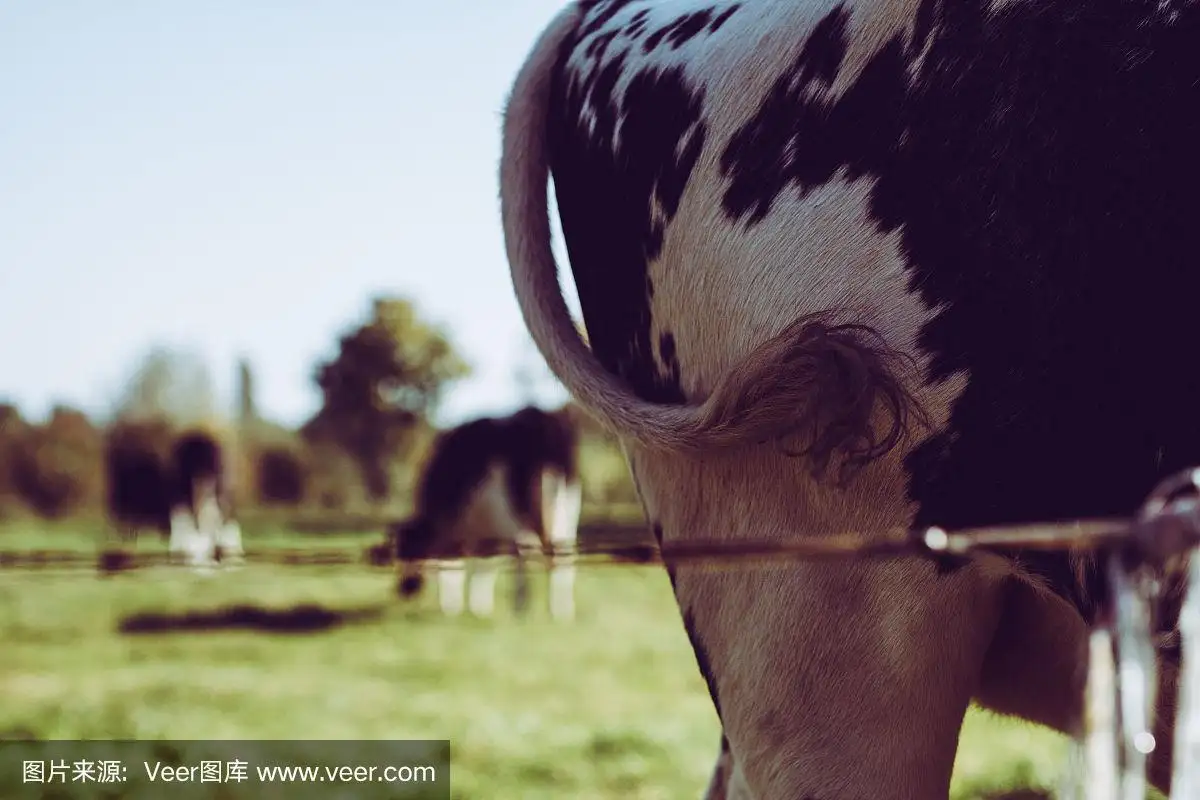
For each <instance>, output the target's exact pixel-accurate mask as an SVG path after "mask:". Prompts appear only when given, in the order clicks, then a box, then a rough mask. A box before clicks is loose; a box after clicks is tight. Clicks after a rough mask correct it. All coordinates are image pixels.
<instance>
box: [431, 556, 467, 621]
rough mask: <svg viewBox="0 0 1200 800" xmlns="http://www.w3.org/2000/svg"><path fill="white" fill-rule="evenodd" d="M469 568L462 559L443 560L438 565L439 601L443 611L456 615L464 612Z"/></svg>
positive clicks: (451, 615) (448, 614)
mask: <svg viewBox="0 0 1200 800" xmlns="http://www.w3.org/2000/svg"><path fill="white" fill-rule="evenodd" d="M466 582H467V570H466V565H465V564H464V562H463V561H462V559H452V560H447V561H443V562H441V563H440V564H439V565H438V603H439V604H440V605H441V607H442V613H443V614H445V615H446V616H450V617H455V616H458V615H459V614H461V613H462V612H463V599H464V592H465V590H466Z"/></svg>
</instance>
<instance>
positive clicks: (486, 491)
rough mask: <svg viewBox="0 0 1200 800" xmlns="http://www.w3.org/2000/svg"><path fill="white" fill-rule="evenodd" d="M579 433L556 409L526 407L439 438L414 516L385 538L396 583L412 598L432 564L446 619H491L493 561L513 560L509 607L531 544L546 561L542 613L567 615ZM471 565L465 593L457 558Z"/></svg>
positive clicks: (522, 582) (520, 598) (523, 586)
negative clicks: (435, 562) (545, 609)
mask: <svg viewBox="0 0 1200 800" xmlns="http://www.w3.org/2000/svg"><path fill="white" fill-rule="evenodd" d="M578 440H579V434H578V429H577V427H576V425H575V423H574V421H573V420H571V419H570V418H569V417H568V415H567V413H566V412H565V411H560V412H557V413H550V412H546V411H542V410H541V409H538V408H533V407H526V408H523V409H521V410H520V411H518V412H516V413H515V414H513V415H511V416H508V417H502V418H490V417H485V418H482V419H477V420H474V421H472V422H468V423H465V424H463V425H460V426H458V427H456V428H453V429H451V430H448V431H446V432H444V433H443V434H442V435H441V436H439V437H438V440H437V441H436V442H435V443H434V447H433V452H432V453H431V455H430V458H429V460H428V462H427V463H426V465H425V468H424V470H423V472H422V475H421V478H420V482H419V485H418V488H417V496H416V510H415V513H414V515H413V516H412V517H411V518H410V519H409V520H407V521H405V522H403V523H400V524H398V525H396V526H395V527H394V528H393V529H392V531H391V533H392V536H393V539H394V546H395V548H396V551H395V552H396V556H397V559H398V562H399V569H400V572H401V577H400V580H399V584H398V586H397V590H398V592H399V594H400V595H401V596H402V597H413V596H415V595H416V594H417V593H418V592H420V590H421V587H422V585H423V574H422V573H423V562H424V561H427V560H431V559H438V558H440V560H441V563H440V567H441V569H440V570H439V573H438V576H439V591H438V594H439V599H440V602H441V608H442V611H443V612H444V613H446V614H459V613H461V612H462V610H463V595H464V591H466V592H467V593H468V594H469V597H468V606H469V610H470V612H471V613H472V614H475V615H477V616H490V615H491V613H492V610H493V608H494V605H495V592H496V568H497V561H498V559H499V558H500V557H503V556H506V555H516V557H517V558H516V564H517V574H516V582H517V586H516V603H515V604H516V606H517V609H518V611H520V610H523V609H524V607H525V604H526V596H527V592H528V577H527V566H526V559H527V557H528V556H529V554H530V552H531V551H532V550H534V549H536V548H537V547H538V546H539V545H540V546H541V548H542V549H543V551H544V552H545V553H546V554H547V555H549V557H550V586H549V606H550V615H551V616H552V617H554V618H555V619H570V618H572V617H573V616H574V614H575V599H574V593H575V565H574V550H575V540H576V536H577V531H578V525H579V512H580V502H581V494H580V486H579V470H578ZM464 557H466V558H474V559H476V561H475V564H474V569H473V571H472V574H471V576H470V582H469V587H468V585H467V583H468V580H467V574H466V569H465V565H464V563H463V558H464Z"/></svg>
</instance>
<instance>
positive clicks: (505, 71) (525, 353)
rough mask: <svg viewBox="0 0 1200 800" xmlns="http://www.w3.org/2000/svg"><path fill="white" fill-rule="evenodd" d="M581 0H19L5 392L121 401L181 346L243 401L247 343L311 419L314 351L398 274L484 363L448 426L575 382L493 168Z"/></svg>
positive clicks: (289, 414)
mask: <svg viewBox="0 0 1200 800" xmlns="http://www.w3.org/2000/svg"><path fill="white" fill-rule="evenodd" d="M564 1H565V0H502V2H496V0H438V2H433V3H426V2H417V0H337V1H336V2H334V1H333V0H290V1H289V2H287V3H284V2H280V1H279V0H276V2H269V0H205V2H203V3H198V2H183V1H182V0H140V1H139V0H106V2H103V3H97V2H91V1H90V0H55V2H46V0H0V398H3V399H7V400H8V401H9V402H16V403H18V404H19V405H20V406H21V408H22V409H23V411H25V413H26V414H27V415H28V416H30V417H33V418H38V417H40V416H43V415H44V414H45V413H47V411H48V410H49V408H50V407H52V406H53V405H54V404H56V403H65V404H70V405H74V406H76V407H80V408H83V409H85V410H87V411H89V412H91V413H98V414H103V413H105V412H107V411H108V410H109V409H110V408H111V406H112V403H113V402H114V400H115V399H116V398H117V396H118V395H119V394H120V391H121V389H122V387H123V385H124V383H125V381H126V379H127V378H128V376H129V375H130V374H131V372H132V370H133V369H134V367H135V366H136V364H137V362H138V360H139V358H140V357H141V356H143V355H144V354H145V353H146V352H147V351H148V350H149V349H150V348H151V347H152V346H155V345H163V346H168V347H172V348H178V349H182V350H186V351H190V352H194V353H196V354H198V355H200V356H201V357H203V358H204V359H205V361H206V362H207V363H208V365H209V367H210V368H211V370H212V372H213V376H214V380H215V384H216V387H217V390H218V399H219V400H220V401H221V402H222V404H223V405H224V406H225V407H226V408H232V402H233V385H234V378H235V374H236V360H237V359H238V357H239V356H243V355H244V356H246V357H248V358H249V359H250V360H251V363H252V364H253V367H254V369H255V378H256V391H257V396H256V401H257V404H258V408H259V410H260V412H262V413H263V414H264V415H265V416H268V417H270V418H272V419H274V420H276V421H279V422H282V423H285V424H298V423H300V422H302V421H303V420H305V419H306V418H307V417H308V416H309V415H310V414H312V413H313V412H314V411H315V410H316V408H317V404H318V402H319V396H318V394H317V392H316V389H315V386H314V384H313V382H312V374H313V369H314V365H315V364H316V363H317V362H318V361H319V360H321V359H325V358H328V357H330V356H332V355H333V353H334V352H335V347H336V342H337V337H338V336H339V334H341V333H343V332H345V331H347V330H349V329H350V328H352V327H353V326H354V325H356V324H358V323H360V322H362V321H364V320H365V319H366V315H367V314H368V312H369V298H370V297H371V296H372V294H374V293H388V294H396V295H402V296H406V297H409V298H411V299H412V300H413V301H414V302H415V303H416V304H417V307H418V309H419V310H420V312H421V313H422V315H423V316H424V317H425V318H427V319H429V320H430V321H432V322H435V323H437V324H440V325H443V326H445V328H446V329H447V331H448V332H449V334H450V336H451V338H452V340H453V342H454V344H455V345H456V347H457V348H458V349H459V351H460V352H461V353H462V354H463V355H464V356H465V358H466V359H467V361H468V362H469V363H470V364H471V366H472V367H473V369H474V373H473V376H472V377H471V378H470V379H468V380H464V381H462V382H460V383H459V384H457V385H456V386H455V387H454V388H453V389H452V390H451V392H450V393H449V395H448V397H447V399H446V402H445V405H444V407H443V409H442V413H441V414H440V418H439V422H441V423H442V424H453V423H455V422H457V421H461V420H463V419H466V418H468V417H471V416H475V415H479V414H499V413H506V412H508V411H510V410H512V409H514V408H515V407H516V406H517V405H519V404H520V403H522V402H524V401H525V400H527V399H529V398H528V397H527V396H525V395H523V394H522V393H521V391H520V389H519V388H518V385H517V383H516V382H515V381H514V378H513V375H514V371H515V370H517V369H518V368H519V367H521V366H522V365H525V366H526V367H529V366H532V367H534V368H535V369H537V370H539V371H540V374H541V375H542V376H543V381H542V382H541V383H540V391H539V392H538V394H537V395H536V399H537V400H538V401H539V402H543V403H551V402H560V401H561V400H562V399H564V398H565V394H564V393H563V392H562V389H561V387H559V386H558V385H557V384H556V383H555V382H554V380H553V378H552V377H550V376H549V374H548V372H547V371H546V370H545V367H544V364H543V363H542V362H541V360H540V357H538V356H537V355H536V351H535V350H533V345H532V342H531V341H530V339H529V337H528V334H527V333H526V331H525V327H524V324H523V322H522V320H521V316H520V312H519V310H518V308H517V304H516V300H515V297H514V295H513V290H512V284H511V282H510V279H509V274H508V265H507V261H506V258H505V254H504V242H503V235H502V232H501V228H500V223H499V201H498V191H499V189H498V183H497V171H498V162H499V147H500V121H501V116H500V115H501V111H502V109H503V104H504V100H505V98H506V96H507V93H508V91H509V89H510V88H511V83H512V80H513V79H514V77H515V75H516V72H517V70H518V69H519V67H520V65H521V63H522V61H523V59H524V58H525V56H526V55H527V53H528V51H529V49H530V48H531V47H532V45H533V43H534V41H535V39H536V38H537V36H538V35H539V34H540V33H541V30H542V29H543V27H544V26H545V25H546V24H547V23H548V22H549V21H550V20H551V18H552V17H553V16H554V14H555V13H556V12H557V11H558V10H559V8H561V6H562V5H563V3H564ZM555 225H556V228H555V231H556V240H555V251H556V252H557V253H558V254H559V259H560V263H563V264H564V265H565V257H564V255H563V250H562V248H561V246H560V244H561V237H559V236H558V235H557V220H556V218H555ZM564 274H566V273H565V267H564ZM563 284H564V288H565V289H566V292H567V297H568V301H569V303H570V304H571V307H572V309H577V308H578V304H577V302H576V299H575V296H574V285H573V283H572V281H571V280H570V279H569V277H567V278H565V279H564V280H563ZM576 313H577V311H576Z"/></svg>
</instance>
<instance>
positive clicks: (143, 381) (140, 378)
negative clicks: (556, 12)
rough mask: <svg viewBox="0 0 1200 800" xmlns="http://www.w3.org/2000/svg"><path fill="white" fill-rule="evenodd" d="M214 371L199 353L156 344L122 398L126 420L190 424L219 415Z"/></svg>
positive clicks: (120, 413)
mask: <svg viewBox="0 0 1200 800" xmlns="http://www.w3.org/2000/svg"><path fill="white" fill-rule="evenodd" d="M214 395H215V392H214V390H213V381H212V374H211V373H210V372H209V369H208V365H207V364H206V363H205V362H204V360H203V359H202V358H201V357H200V356H198V355H196V354H195V353H188V352H184V351H179V350H173V349H171V348H167V347H155V348H153V349H151V350H150V351H149V352H147V353H146V355H145V356H143V358H142V360H141V363H140V364H139V365H138V367H137V369H136V370H135V371H134V373H133V375H132V376H131V377H130V378H129V381H128V383H127V388H126V389H125V392H124V394H123V395H122V396H121V397H120V398H119V400H118V401H117V404H116V408H115V414H114V416H115V417H116V418H117V419H122V420H147V419H156V418H160V419H166V420H169V421H170V422H171V423H172V424H173V425H175V426H177V427H186V426H189V425H194V424H197V423H199V422H202V421H205V420H210V419H213V418H214V417H215V416H216V402H215V399H214Z"/></svg>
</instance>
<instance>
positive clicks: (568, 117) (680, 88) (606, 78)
mask: <svg viewBox="0 0 1200 800" xmlns="http://www.w3.org/2000/svg"><path fill="white" fill-rule="evenodd" d="M608 9H609V10H611V6H610V7H608ZM605 13H607V11H606V12H605ZM599 16H603V14H601V15H599ZM643 19H644V18H643ZM596 30H599V28H598V27H596V26H594V25H592V24H591V23H589V24H587V25H585V26H584V27H583V29H582V30H581V32H580V34H579V38H578V39H577V40H573V41H568V42H567V43H566V45H565V46H564V49H563V51H562V56H561V61H560V64H559V68H558V69H557V70H556V71H555V81H554V86H553V89H552V91H553V96H554V100H553V102H552V103H551V120H550V123H549V148H550V159H551V167H552V172H553V176H554V183H555V195H556V197H557V199H558V207H559V216H560V219H561V221H562V226H563V232H564V237H565V240H566V245H567V251H568V254H569V256H570V260H571V267H572V273H573V275H574V278H575V284H576V286H577V287H578V290H579V296H580V298H584V299H582V310H583V318H584V322H585V324H586V326H587V331H588V337H589V343H590V345H591V347H592V350H593V352H595V353H596V356H597V358H599V359H600V362H601V363H602V364H604V366H605V367H606V368H607V369H609V370H610V371H612V372H613V373H614V374H616V375H619V376H620V377H622V378H624V379H625V380H627V381H628V382H629V383H630V385H631V387H632V388H633V389H634V391H636V392H637V393H638V394H639V395H640V396H642V397H645V398H647V399H649V400H654V401H656V402H660V403H672V404H679V403H683V402H684V400H685V398H684V395H683V390H682V388H681V387H680V385H679V381H678V375H677V374H674V375H673V374H671V373H670V371H669V370H667V371H663V370H660V369H659V368H658V366H657V365H656V363H655V360H654V353H653V344H654V343H653V340H652V338H651V334H650V322H651V320H650V298H651V296H652V294H653V291H654V290H653V285H652V283H651V279H650V275H649V271H648V262H649V260H650V259H652V258H654V257H655V256H656V255H657V254H658V252H659V251H660V250H661V248H662V244H663V237H664V235H665V232H666V226H667V225H669V224H670V221H671V219H672V218H673V217H674V216H675V212H676V210H677V209H678V206H679V201H680V198H681V197H682V195H683V190H684V188H685V187H686V186H687V183H688V180H689V179H690V177H691V175H692V170H693V169H694V167H695V164H696V160H697V159H698V158H699V155H700V151H701V149H702V148H703V146H704V142H705V137H706V135H707V126H706V125H705V122H704V120H703V119H702V118H701V109H702V102H703V95H702V93H701V92H700V91H699V90H697V89H695V88H694V87H690V86H689V85H688V84H687V82H686V80H685V79H684V75H683V71H682V70H679V69H666V70H661V71H660V70H655V69H647V70H643V71H641V72H638V73H637V74H635V75H634V76H633V77H632V79H631V81H630V83H629V86H628V88H627V90H626V92H625V94H624V96H623V97H620V96H618V94H617V87H616V83H617V79H618V78H619V77H620V76H621V75H622V73H623V71H624V69H625V64H626V59H627V57H628V56H627V53H621V54H618V55H612V54H611V53H610V54H609V60H608V61H607V63H603V64H599V63H598V64H597V69H596V70H595V72H594V73H593V74H592V75H591V76H590V77H589V78H588V79H587V80H576V79H574V78H572V77H571V75H572V73H571V72H570V71H569V70H566V68H565V60H566V59H567V58H569V57H570V55H571V53H572V51H573V48H574V47H575V46H576V44H577V42H582V41H583V40H585V39H586V38H587V37H588V36H589V35H592V34H593V33H594V32H595V31H596ZM672 30H677V29H675V28H672ZM689 30H690V28H689ZM663 35H664V36H666V35H667V34H665V33H664V34H663ZM652 36H653V34H652ZM650 38H651V37H647V42H649V40H650ZM585 106H587V107H589V108H593V109H594V110H595V115H596V124H595V126H594V128H592V129H591V130H589V129H588V128H587V127H586V126H584V125H583V124H582V122H581V120H582V117H583V109H584V107H585ZM618 121H620V127H621V145H620V147H614V141H615V137H616V130H617V125H618ZM652 207H657V208H659V209H661V215H658V214H655V213H654V212H652Z"/></svg>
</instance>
